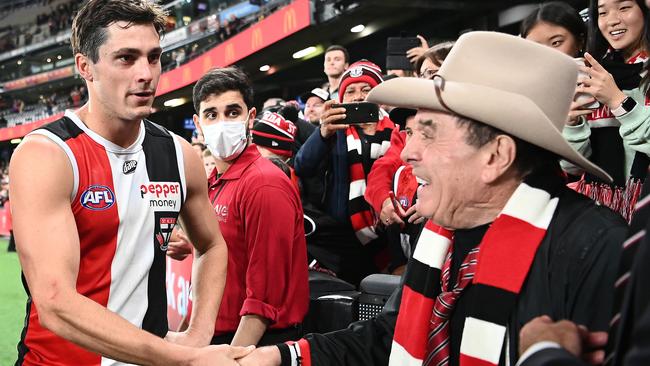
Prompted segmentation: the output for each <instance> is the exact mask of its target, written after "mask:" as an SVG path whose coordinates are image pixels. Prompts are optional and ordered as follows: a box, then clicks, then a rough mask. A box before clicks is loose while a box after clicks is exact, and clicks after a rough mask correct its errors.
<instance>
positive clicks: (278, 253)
mask: <svg viewBox="0 0 650 366" xmlns="http://www.w3.org/2000/svg"><path fill="white" fill-rule="evenodd" d="M249 183H250V182H249ZM288 190H291V186H290V185H289V183H288V182H287V184H286V187H285V188H284V189H283V188H280V187H279V186H273V185H263V186H261V187H259V188H258V189H256V190H255V191H253V192H251V194H250V195H248V197H244V199H243V200H242V204H243V205H245V206H244V207H246V209H245V210H243V212H245V217H244V222H245V223H246V224H245V226H246V227H245V232H246V234H245V241H246V246H247V251H248V267H247V269H246V299H245V300H244V304H243V305H242V308H241V310H240V312H239V315H240V316H244V315H250V314H254V315H259V316H261V317H264V318H266V319H269V320H270V321H271V323H275V322H277V321H278V313H279V311H280V307H281V306H282V305H283V303H284V302H285V301H287V299H286V297H287V294H288V290H289V289H290V286H289V281H291V278H292V272H291V269H292V266H291V265H292V261H291V260H292V258H293V256H292V252H291V251H292V250H293V242H294V238H295V231H296V230H297V228H296V215H298V214H300V209H299V206H298V203H297V202H295V199H294V198H292V197H294V196H293V195H291V194H289V193H287V191H288Z"/></svg>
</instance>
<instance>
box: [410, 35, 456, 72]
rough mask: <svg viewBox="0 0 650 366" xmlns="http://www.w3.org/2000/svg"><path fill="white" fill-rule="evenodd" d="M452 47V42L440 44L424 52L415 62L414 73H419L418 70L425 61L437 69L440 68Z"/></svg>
mask: <svg viewBox="0 0 650 366" xmlns="http://www.w3.org/2000/svg"><path fill="white" fill-rule="evenodd" d="M452 47H454V42H441V43H438V44H435V45H433V47H431V48H429V49H428V50H426V51H424V53H423V54H422V56H420V57H418V59H417V60H416V61H415V72H417V73H418V74H419V73H420V68H421V67H422V64H423V63H424V60H426V59H429V61H431V62H433V64H434V65H436V66H438V67H440V66H442V62H443V61H445V59H446V58H447V56H448V55H449V52H451V48H452Z"/></svg>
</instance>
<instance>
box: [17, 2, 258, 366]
mask: <svg viewBox="0 0 650 366" xmlns="http://www.w3.org/2000/svg"><path fill="white" fill-rule="evenodd" d="M164 20H165V18H164V13H163V12H162V10H161V9H160V8H159V7H158V6H157V5H154V3H151V2H149V1H146V0H138V1H133V0H91V1H89V2H87V3H86V4H85V5H84V6H83V7H82V8H81V9H80V10H79V13H78V15H77V16H76V17H75V19H74V23H73V31H72V45H73V49H74V53H75V65H76V67H77V70H78V72H79V75H80V76H81V77H82V78H83V79H84V81H85V82H86V84H87V87H88V93H89V101H88V103H87V104H86V105H84V106H82V107H81V108H80V109H79V110H77V111H71V110H69V111H67V112H66V114H65V117H63V118H62V119H60V120H58V121H55V122H53V123H51V124H48V125H46V126H44V127H43V128H40V129H37V130H35V131H34V132H32V133H31V134H30V135H28V136H27V137H26V138H25V140H24V141H23V143H22V144H21V145H20V146H19V147H18V148H17V149H16V151H15V153H14V155H13V157H12V161H11V167H10V176H11V181H12V198H13V202H12V203H13V204H12V210H13V219H14V222H13V223H14V230H15V234H16V245H17V249H18V253H19V257H20V262H21V265H22V269H23V275H24V284H25V290H26V292H27V293H28V295H29V299H28V303H27V315H26V320H25V328H24V330H23V332H22V336H21V340H20V343H19V345H18V360H17V361H16V365H97V366H99V365H118V364H125V363H126V362H128V363H136V364H148V365H154V364H159V365H181V364H183V365H185V364H191V365H205V364H206V362H208V361H210V362H217V363H219V364H230V365H233V364H234V360H233V358H234V357H238V356H242V355H244V354H246V353H247V352H249V350H247V349H243V348H233V347H229V346H219V347H215V346H212V347H209V348H207V347H206V348H194V347H198V346H207V345H208V344H209V340H210V337H211V335H212V332H211V327H210V324H212V323H213V322H214V319H215V318H216V313H217V309H218V308H219V303H220V302H221V295H222V290H223V286H224V283H225V272H226V264H227V253H226V252H227V248H226V245H225V243H224V240H223V237H222V236H221V233H220V232H219V229H218V225H217V221H216V220H215V218H214V216H213V214H212V209H211V206H210V202H209V201H208V196H207V189H206V186H205V177H204V175H203V172H202V170H201V162H200V160H199V158H198V157H197V156H196V154H195V153H194V152H193V151H192V148H191V147H190V145H189V144H188V143H187V142H186V141H185V140H183V139H181V138H179V137H178V136H176V135H173V134H172V133H170V132H168V131H167V130H165V129H164V128H162V127H160V126H158V125H156V124H154V123H152V122H149V121H147V120H146V119H145V118H146V117H147V116H148V115H149V114H150V112H151V105H152V103H153V98H154V95H155V90H156V85H157V83H158V79H159V77H160V72H161V70H160V54H161V52H162V49H161V47H160V32H161V30H162V27H163V24H164ZM44 157H45V158H46V159H47V164H40V162H42V161H43V159H44ZM35 165H39V169H33V167H34V166H35ZM179 217H180V219H181V220H182V222H183V226H184V227H185V229H186V230H187V232H188V234H189V237H190V239H191V240H192V241H193V242H194V244H195V248H196V251H195V254H196V256H197V257H196V258H197V260H196V263H195V265H196V267H195V272H194V274H195V276H194V277H193V280H194V286H193V289H192V292H193V299H194V305H195V307H194V311H193V313H192V318H191V320H190V324H189V328H188V330H187V331H186V332H184V333H174V332H168V324H167V307H166V304H167V298H166V290H165V251H166V250H167V246H168V243H169V237H170V234H171V232H172V229H173V228H174V226H175V224H176V223H177V219H178V218H179ZM163 337H165V338H166V339H167V340H169V341H171V342H172V343H170V342H166V341H165V340H163ZM120 361H121V362H120ZM123 362H124V363H123Z"/></svg>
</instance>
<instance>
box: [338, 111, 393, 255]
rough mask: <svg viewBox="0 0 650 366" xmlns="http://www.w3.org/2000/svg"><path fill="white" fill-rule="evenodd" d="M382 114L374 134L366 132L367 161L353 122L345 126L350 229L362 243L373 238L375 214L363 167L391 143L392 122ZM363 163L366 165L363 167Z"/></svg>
mask: <svg viewBox="0 0 650 366" xmlns="http://www.w3.org/2000/svg"><path fill="white" fill-rule="evenodd" d="M382 115H383V118H382V119H381V120H380V121H379V122H378V123H377V130H376V132H375V135H373V136H368V140H369V142H370V161H366V162H364V159H363V154H362V150H361V149H362V146H363V144H362V143H361V139H360V138H359V133H358V132H357V129H356V127H355V126H354V125H351V126H350V127H348V128H347V130H345V135H346V138H347V148H348V154H347V157H348V166H349V169H350V170H349V173H350V195H349V197H348V199H349V201H348V210H349V213H350V222H351V223H352V229H354V232H355V234H356V236H357V239H359V241H360V242H361V244H364V245H365V244H368V243H369V242H371V241H372V240H374V239H375V238H377V234H376V233H375V224H376V219H375V214H374V213H373V211H372V209H371V208H370V205H369V204H368V202H366V199H365V198H364V197H363V195H364V193H366V169H368V171H369V170H370V167H371V166H372V163H374V161H375V160H377V159H379V158H380V157H382V156H383V155H384V154H385V153H386V150H388V148H389V147H390V135H391V132H392V130H393V129H394V128H395V124H394V123H393V122H392V121H391V120H390V119H389V118H388V115H386V114H385V113H382ZM364 164H365V165H366V167H365V168H364Z"/></svg>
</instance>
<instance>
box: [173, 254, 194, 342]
mask: <svg viewBox="0 0 650 366" xmlns="http://www.w3.org/2000/svg"><path fill="white" fill-rule="evenodd" d="M192 261H193V257H192V255H190V256H188V257H187V258H185V260H182V261H177V260H174V259H171V258H169V257H167V279H166V280H167V319H168V323H169V329H170V330H173V331H176V330H179V327H180V325H181V323H182V322H183V320H184V319H186V320H187V321H189V319H190V314H191V313H192V295H191V293H192V289H191V285H190V280H191V278H192Z"/></svg>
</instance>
